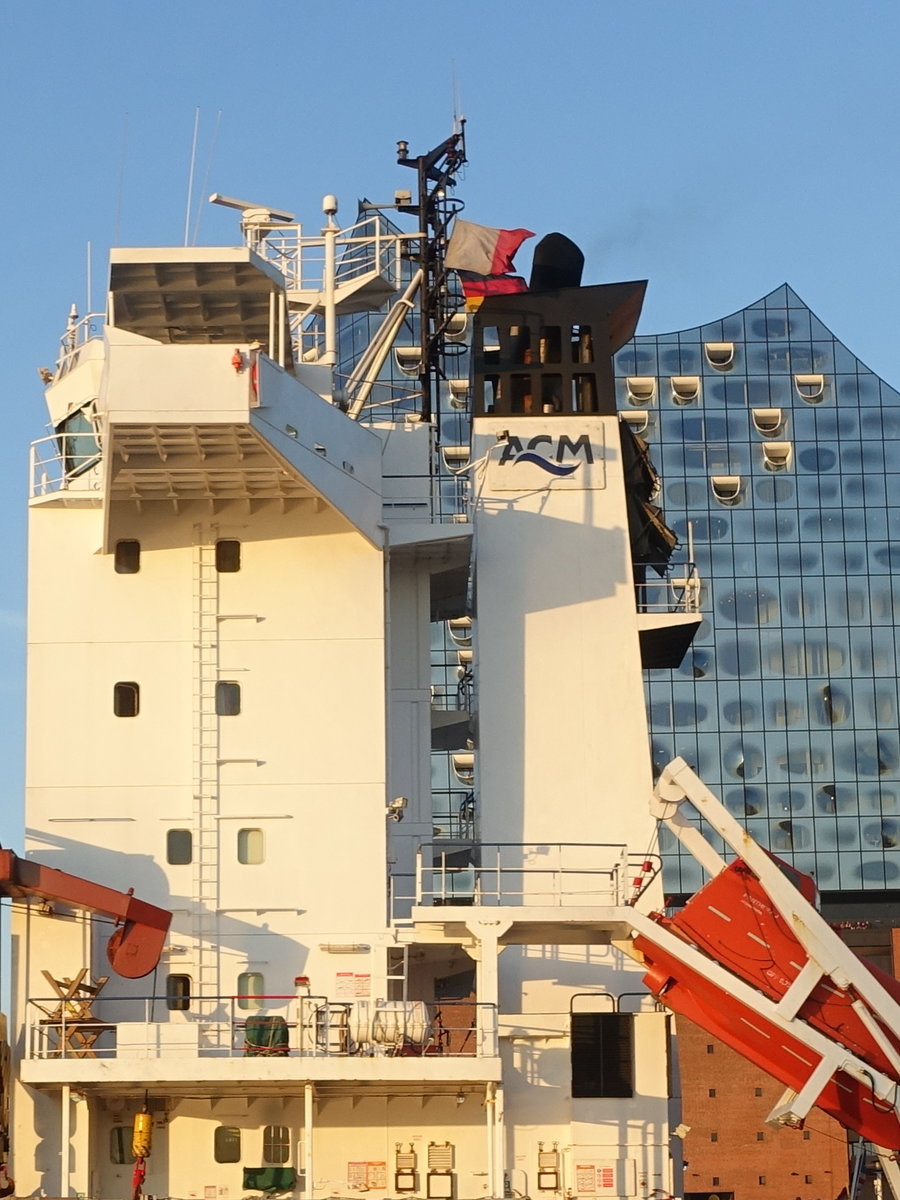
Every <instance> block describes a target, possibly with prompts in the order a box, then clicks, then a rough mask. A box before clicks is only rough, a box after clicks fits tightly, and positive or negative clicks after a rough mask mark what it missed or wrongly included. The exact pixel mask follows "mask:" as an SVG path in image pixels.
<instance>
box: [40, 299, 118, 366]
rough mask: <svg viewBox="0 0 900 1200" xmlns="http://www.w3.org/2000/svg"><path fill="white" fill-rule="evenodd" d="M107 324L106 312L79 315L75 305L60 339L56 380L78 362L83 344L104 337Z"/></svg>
mask: <svg viewBox="0 0 900 1200" xmlns="http://www.w3.org/2000/svg"><path fill="white" fill-rule="evenodd" d="M105 325H106V316H105V314H104V313H88V314H87V316H85V317H79V316H78V314H77V312H75V310H74V307H73V310H72V312H71V313H70V314H69V321H68V324H67V325H66V332H65V333H64V334H63V335H62V337H61V338H60V339H59V357H58V358H57V360H56V373H55V375H54V377H53V378H54V381H58V380H60V379H62V378H63V376H64V375H66V374H68V372H69V371H71V370H72V368H73V367H74V366H76V365H77V364H78V360H79V358H80V357H81V348H82V346H84V345H85V344H86V343H87V342H92V341H94V340H96V339H99V338H102V337H103V330H104V327H105Z"/></svg>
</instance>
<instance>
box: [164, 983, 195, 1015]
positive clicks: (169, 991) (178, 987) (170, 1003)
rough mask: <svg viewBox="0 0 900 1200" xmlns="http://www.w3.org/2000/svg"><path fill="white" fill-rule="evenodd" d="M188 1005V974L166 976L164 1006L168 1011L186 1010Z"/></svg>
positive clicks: (189, 1001) (189, 1000) (189, 986)
mask: <svg viewBox="0 0 900 1200" xmlns="http://www.w3.org/2000/svg"><path fill="white" fill-rule="evenodd" d="M190 1007H191V977H190V975H168V976H166V1008H167V1009H168V1010H169V1012H187V1010H188V1009H189V1008H190Z"/></svg>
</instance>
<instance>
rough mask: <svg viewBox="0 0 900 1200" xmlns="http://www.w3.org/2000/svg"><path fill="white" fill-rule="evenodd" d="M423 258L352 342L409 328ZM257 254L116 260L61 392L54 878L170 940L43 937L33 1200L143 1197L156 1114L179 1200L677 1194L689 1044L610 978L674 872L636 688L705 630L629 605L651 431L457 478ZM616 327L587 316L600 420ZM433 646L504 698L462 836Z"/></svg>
mask: <svg viewBox="0 0 900 1200" xmlns="http://www.w3.org/2000/svg"><path fill="white" fill-rule="evenodd" d="M285 236H286V235H285ZM348 236H350V235H348ZM355 236H361V235H358V234H357V235H355ZM297 238H298V242H297V245H298V247H300V250H302V239H301V238H300V234H299V230H298V231H297ZM396 240H397V239H394V241H396ZM311 241H313V242H315V243H316V245H317V246H321V245H322V239H311ZM388 242H390V239H387V241H385V242H384V244H383V245H379V248H378V251H377V254H376V255H375V258H374V260H373V261H375V262H376V264H377V269H375V270H373V271H372V272H371V277H369V278H367V279H366V280H364V281H361V282H357V283H356V284H355V285H353V286H351V285H350V284H349V283H345V284H344V285H342V283H341V280H340V278H338V283H337V295H336V299H335V304H334V309H333V315H334V314H336V316H337V317H338V318H339V317H340V316H341V313H342V312H345V311H358V310H359V309H360V308H361V307H363V306H365V305H366V304H369V305H371V306H373V307H375V306H377V305H380V304H381V303H383V301H384V298H385V296H390V295H394V294H395V293H396V291H397V289H398V287H399V286H400V284H399V281H398V278H397V277H396V276H395V275H392V274H391V267H390V263H392V262H393V263H396V262H397V261H399V255H398V253H397V246H396V245H394V244H393V243H391V244H388ZM264 249H265V248H264V247H263V248H261V249H260V251H259V252H257V249H254V248H252V246H247V247H241V248H225V249H213V248H201V249H197V248H190V249H139V250H116V251H114V252H113V256H112V262H111V270H110V291H109V307H108V313H107V315H106V318H105V319H92V318H88V319H86V320H85V321H84V322H82V323H80V324H79V323H76V322H75V321H74V320H73V322H72V323H71V325H70V328H69V329H68V330H67V333H66V337H65V338H64V341H63V350H62V354H61V357H60V360H59V363H58V364H57V368H56V371H55V373H54V377H53V379H52V381H51V382H50V383H49V385H48V386H47V390H46V399H47V404H48V407H49V410H50V421H51V430H52V431H51V435H50V436H49V437H48V438H45V439H44V440H43V441H40V442H38V443H36V445H35V446H34V448H33V451H32V473H31V499H30V568H29V571H30V574H29V580H30V585H29V666H28V766H27V786H28V796H27V820H26V825H27V838H28V841H27V846H26V848H25V849H26V851H27V852H28V854H29V855H31V856H33V857H35V858H37V859H38V860H40V861H41V862H44V863H47V864H50V865H53V866H60V867H62V868H64V869H66V870H69V871H73V872H77V873H79V874H84V875H87V876H89V877H90V878H93V879H97V880H100V881H103V882H107V883H110V884H111V885H112V886H116V887H120V888H126V887H129V886H132V887H134V889H135V892H136V894H137V895H138V896H139V897H141V898H143V899H145V900H147V901H149V902H151V903H153V904H156V905H159V906H160V907H162V908H165V909H169V910H171V911H172V913H173V923H172V928H171V933H170V940H169V942H168V943H167V945H166V947H165V950H164V952H163V957H162V959H161V961H160V964H159V966H158V968H157V970H156V972H155V973H154V974H152V975H149V976H147V977H146V978H144V979H142V980H138V981H128V980H124V979H121V978H118V977H116V976H115V975H111V973H110V972H109V970H108V969H105V968H104V966H103V964H104V962H105V958H104V956H103V954H102V947H103V943H104V941H105V939H106V938H107V937H108V936H109V933H110V932H111V929H110V927H109V926H108V925H104V924H103V923H102V922H99V921H97V920H94V921H93V922H92V921H90V920H88V919H87V918H86V917H85V916H84V914H81V913H79V912H72V911H65V910H61V909H60V908H59V907H57V908H56V910H54V911H46V909H42V908H41V907H39V906H36V905H34V904H32V905H28V906H20V907H18V908H17V909H16V911H15V914H14V922H13V934H14V939H15V952H14V1010H15V1011H14V1014H13V1021H14V1026H13V1027H14V1039H15V1054H16V1060H17V1064H16V1071H17V1076H18V1081H19V1082H18V1084H17V1087H16V1094H15V1124H14V1134H13V1154H14V1163H13V1170H14V1174H15V1177H16V1181H17V1184H18V1193H19V1194H20V1195H28V1194H39V1193H42V1194H44V1195H50V1196H63V1197H69V1196H86V1197H103V1198H107V1197H109V1198H114V1197H124V1196H128V1195H130V1194H131V1187H132V1182H131V1181H132V1156H131V1128H132V1122H133V1119H134V1115H135V1114H136V1113H137V1112H139V1111H140V1110H141V1109H142V1108H143V1107H144V1106H145V1105H146V1107H147V1108H148V1109H149V1111H150V1113H151V1116H152V1122H153V1145H152V1151H151V1154H150V1156H149V1158H148V1159H147V1176H146V1180H145V1181H144V1185H143V1187H144V1191H145V1192H146V1193H147V1194H149V1195H153V1196H159V1197H169V1196H171V1197H185V1198H188V1197H191V1198H192V1197H203V1198H204V1200H212V1198H214V1197H215V1198H224V1200H234V1198H236V1197H240V1196H244V1195H246V1194H247V1193H248V1192H250V1193H253V1192H257V1193H258V1192H260V1191H266V1190H268V1191H272V1192H281V1193H285V1194H293V1195H295V1196H297V1197H302V1198H303V1200H322V1198H323V1197H330V1196H349V1195H351V1194H352V1193H353V1192H355V1191H367V1192H369V1193H374V1195H375V1196H376V1197H390V1198H393V1197H397V1196H399V1195H401V1194H406V1195H412V1196H415V1197H422V1198H425V1197H434V1198H440V1200H453V1198H455V1197H458V1198H459V1200H477V1198H479V1197H496V1198H499V1197H503V1196H504V1195H521V1196H531V1197H535V1196H537V1195H538V1194H539V1193H542V1194H546V1195H547V1196H548V1197H554V1196H555V1197H562V1196H567V1197H570V1196H577V1197H594V1196H616V1197H625V1196H629V1197H630V1196H636V1197H650V1196H651V1195H652V1196H656V1197H660V1196H668V1195H670V1192H671V1189H672V1188H673V1187H674V1186H675V1184H674V1182H673V1167H672V1162H671V1159H670V1129H669V1111H670V1096H669V1093H670V1078H669V1050H668V1028H667V1022H668V1018H667V1017H666V1016H665V1014H664V1013H662V1012H661V1011H659V1010H658V1008H657V1006H656V1005H655V1004H654V1003H653V1002H652V1001H651V1000H650V998H649V997H648V996H647V995H646V993H645V992H644V990H643V988H642V986H641V983H640V971H639V968H638V967H636V965H635V964H634V963H632V962H631V961H630V960H629V959H628V958H627V957H625V956H624V955H623V954H622V953H621V952H620V951H619V950H618V949H617V948H616V946H615V942H616V940H617V939H618V938H621V937H623V936H625V935H626V933H627V930H628V912H629V910H628V905H629V904H630V903H631V902H632V901H633V900H634V898H635V896H636V894H637V892H638V891H639V890H640V889H641V888H642V887H643V886H644V885H645V884H646V883H647V882H648V880H649V879H650V877H651V876H652V874H653V871H654V865H653V864H654V863H655V859H654V857H653V853H652V850H653V837H654V821H653V819H652V818H651V816H650V811H649V806H648V797H649V792H650V786H651V776H650V762H649V752H648V742H647V735H646V724H645V715H644V704H643V696H642V684H641V666H642V653H643V654H644V658H645V661H646V656H647V655H648V654H649V653H656V654H659V653H664V651H661V650H660V646H661V645H662V643H663V642H664V641H665V638H666V637H667V636H670V635H671V636H674V637H675V639H676V641H677V639H678V636H679V635H678V633H677V628H678V627H684V626H685V625H687V626H688V627H690V628H693V627H695V626H696V624H697V621H698V616H697V614H696V613H691V614H689V615H687V616H685V615H683V614H681V613H676V612H670V611H669V608H670V607H672V606H666V605H663V606H662V607H661V608H660V606H654V605H651V604H649V603H644V602H642V601H641V599H640V595H641V593H640V589H639V590H638V592H636V586H635V585H636V579H635V575H634V572H633V569H632V558H631V551H630V541H629V530H628V516H627V512H626V498H625V483H624V479H623V452H622V442H621V440H620V432H619V420H618V417H617V416H616V414H615V412H614V411H613V410H611V409H610V408H609V407H607V406H606V405H605V404H602V403H600V404H593V405H591V404H589V403H587V402H585V401H584V400H583V399H582V400H578V399H577V398H576V400H575V401H574V402H573V403H572V404H570V405H569V408H568V411H567V412H563V411H556V412H552V413H549V412H548V410H547V408H546V406H545V407H544V408H543V409H542V411H541V412H535V413H529V412H528V411H526V410H525V409H524V408H523V410H522V411H520V412H513V411H512V410H509V411H501V406H500V405H497V406H495V408H494V410H493V411H492V410H491V409H490V408H489V406H488V405H487V404H486V403H485V402H484V399H483V397H482V400H480V401H478V400H476V404H475V407H474V409H473V440H472V444H471V447H470V448H469V450H468V452H467V453H466V454H462V453H459V454H455V455H454V454H449V455H448V454H446V453H445V454H441V453H440V451H439V450H438V448H437V447H436V446H435V443H434V434H435V426H434V424H432V423H427V422H417V421H415V420H410V419H408V418H403V417H401V418H399V419H397V420H396V421H389V420H384V419H380V420H379V421H377V422H372V423H364V422H363V421H358V420H354V419H352V416H353V415H354V414H352V413H350V414H348V412H346V411H344V408H345V407H346V406H345V405H342V404H338V403H333V402H332V395H331V392H330V387H331V370H330V368H331V366H332V363H331V362H329V361H328V360H329V356H330V355H331V351H330V350H329V348H328V346H327V344H326V348H325V352H324V354H318V355H316V354H315V353H313V354H304V353H303V342H302V331H301V332H299V333H298V329H297V326H296V323H294V324H293V326H292V315H294V314H296V313H297V312H299V311H304V310H305V311H307V312H314V311H316V307H315V306H316V301H315V293H314V290H313V291H311V290H310V288H309V287H307V286H305V285H304V286H301V283H302V281H300V280H299V279H298V277H297V273H296V271H293V270H292V269H289V268H288V266H287V265H285V263H282V264H281V266H282V267H283V268H284V272H282V270H279V269H277V265H274V264H273V261H272V258H271V256H269V257H267V256H266V255H265V254H264V253H263V250H264ZM299 252H300V251H299V250H298V253H299ZM392 256H393V257H392ZM376 279H377V280H378V281H380V286H378V287H376V286H375V280H376ZM342 286H343V287H344V291H343V293H342V292H341V287H342ZM602 290H603V289H586V292H587V291H598V292H599V291H602ZM333 294H334V293H333ZM574 302H575V301H574V300H573V303H574ZM595 302H596V303H600V301H599V300H598V298H597V297H594V298H593V299H590V303H591V304H595ZM603 303H606V301H605V299H604V301H603ZM342 305H343V308H342ZM606 314H607V310H606V309H605V308H604V307H603V304H600V307H599V308H596V309H595V310H591V311H590V312H589V313H588V316H587V317H584V318H580V320H581V321H582V322H584V321H587V322H588V323H590V322H591V321H593V322H594V327H595V328H594V345H595V346H596V347H597V351H596V353H597V364H596V371H597V373H598V379H599V380H600V394H601V399H602V393H603V386H602V379H603V378H605V375H604V372H605V371H606V370H607V369H608V366H604V365H603V364H604V362H608V357H609V352H610V347H609V346H607V345H606V344H605V343H604V338H603V337H601V336H600V334H601V328H600V326H601V325H602V322H603V321H604V320H605V319H606ZM633 316H634V319H636V310H635V312H634V314H633ZM529 319H530V320H533V321H536V322H540V320H541V319H542V318H541V315H540V311H539V306H538V307H537V308H535V309H534V312H533V313H532V315H531V317H529ZM555 319H556V318H554V320H555ZM489 320H490V319H489V318H488V317H487V316H485V317H484V318H483V319H482V321H481V325H480V326H479V330H480V332H476V337H481V339H482V340H481V342H480V343H479V345H480V346H481V350H480V351H478V352H479V353H481V352H482V351H484V350H485V346H486V345H487V341H489V340H490V336H492V334H491V332H490V327H489ZM565 320H567V321H568V322H569V324H570V325H572V319H571V316H567V317H565ZM633 323H634V321H633V320H632V321H631V328H633ZM573 328H575V327H574V326H573ZM565 334H566V339H568V338H569V337H570V335H571V334H572V329H568V328H567V329H566V330H565ZM627 336H630V333H629V334H628V335H627ZM613 338H614V335H613V333H612V332H609V335H608V337H607V339H606V340H607V342H609V343H610V345H611V346H612V349H614V348H615V346H614V345H612V341H613ZM292 339H293V341H292ZM486 339H487V340H486ZM486 353H488V354H489V353H491V352H490V351H486ZM501 354H502V352H501ZM604 355H605V359H604ZM314 359H315V360H316V361H313V360H314ZM304 360H305V361H304ZM497 361H498V362H499V361H500V360H499V359H498V360H497ZM507 366H508V364H507ZM507 366H504V365H503V363H502V362H501V363H500V366H499V367H497V368H496V370H497V371H498V372H501V373H502V372H503V371H505V370H507ZM510 369H511V368H510ZM492 371H494V368H493V367H492V366H491V363H490V362H489V361H487V360H485V361H483V362H482V363H481V364H479V362H478V361H477V359H476V379H478V378H484V377H491V378H493V375H492ZM594 372H595V365H594V364H593V360H592V359H589V358H588V357H587V355H586V354H584V353H582V358H581V365H580V366H579V372H578V374H579V378H580V379H581V380H582V384H583V383H584V380H585V379H587V377H588V376H592V374H593V373H594ZM601 377H602V378H601ZM452 382H453V383H454V384H456V387H455V389H454V388H451V389H450V393H449V395H450V402H451V403H453V402H454V401H455V402H457V403H458V402H459V398H460V396H464V393H465V389H464V387H462V386H461V385H460V383H459V381H457V380H454V381H452ZM566 386H568V384H567V385H566ZM584 386H585V387H586V385H584ZM578 394H579V395H582V397H583V396H587V395H588V394H589V391H588V390H586V391H584V392H583V393H578ZM573 395H575V393H573ZM479 406H480V407H479ZM561 438H562V439H563V441H560V439H561ZM585 448H586V449H585ZM526 453H529V454H530V459H529V460H523V461H519V459H520V458H522V456H523V455H525V454H526ZM542 457H543V459H544V462H545V464H546V462H551V463H556V464H557V465H559V464H560V463H562V464H563V465H565V466H566V467H569V466H573V464H574V470H572V471H566V472H565V473H556V474H554V473H552V472H548V471H547V470H546V469H545V467H544V466H542V465H541V462H540V461H536V460H538V459H540V458H542ZM466 459H468V469H467V477H468V479H469V480H470V491H469V507H468V509H467V512H466V514H462V515H461V517H458V518H457V519H455V520H440V519H438V516H437V510H436V508H435V504H434V495H435V480H436V478H437V477H438V475H439V474H440V473H441V472H444V473H445V474H446V472H447V470H448V469H453V470H459V469H460V467H461V466H463V467H465V466H466ZM451 577H455V578H456V579H457V581H462V582H461V587H460V588H459V589H458V591H459V595H460V596H461V600H460V601H459V603H457V605H456V607H455V608H453V606H452V604H451V605H450V609H449V611H448V601H447V599H446V587H445V586H444V585H445V584H446V581H447V579H448V578H451ZM438 579H439V580H441V588H442V589H443V590H442V596H443V599H442V601H441V604H440V605H438V604H436V603H435V596H436V595H437V586H436V585H435V586H433V583H434V581H436V580H438ZM467 579H469V581H470V582H469V585H468V593H469V595H470V597H471V596H472V595H474V606H473V605H472V604H471V603H470V604H469V606H468V607H467V606H466V603H465V596H466V592H467V585H466V580H467ZM438 609H439V610H440V614H441V616H442V618H447V617H449V618H450V619H451V620H456V621H457V622H459V621H462V622H463V625H462V627H461V628H462V629H463V642H464V648H465V655H466V656H467V657H466V658H465V661H466V663H467V664H470V665H471V667H472V674H473V675H474V681H475V693H476V696H477V701H478V704H477V709H478V715H477V725H474V726H472V727H471V728H472V733H473V736H472V737H471V742H472V744H471V745H469V744H467V742H466V741H465V740H464V741H462V742H461V743H460V744H459V747H458V749H457V750H456V751H455V752H454V767H455V769H456V770H457V772H458V773H459V777H460V778H461V779H464V780H467V781H470V782H471V788H472V793H473V800H472V804H471V807H470V810H469V811H468V813H467V817H466V821H465V822H464V823H463V824H462V825H461V826H460V828H458V829H456V830H455V831H454V836H453V837H450V838H442V837H437V838H436V837H435V833H434V823H433V820H432V807H431V803H432V802H431V747H432V725H433V724H434V725H435V727H438V728H444V729H446V727H447V726H448V724H452V720H453V718H452V717H450V718H448V715H447V712H446V711H442V710H440V709H434V710H433V708H432V690H431V666H430V641H431V629H432V618H433V616H434V615H435V612H436V611H437V610H438ZM654 609H655V611H654ZM467 618H471V620H470V621H469V623H468V625H467V624H466V620H467ZM458 628H460V627H459V626H458ZM673 630H675V631H676V632H675V633H674V634H673ZM682 632H683V628H682ZM470 637H471V641H469V638H470ZM654 638H657V640H656V642H654ZM660 638H661V639H662V640H661V641H660V640H659V639H660ZM654 646H655V649H654ZM642 648H643V649H642ZM397 818H402V820H398V819H397ZM660 897H661V892H660V890H659V884H658V882H655V883H651V884H650V888H649V891H648V892H647V893H646V895H645V904H646V906H647V907H651V906H652V904H653V903H658V902H659V900H660ZM45 972H46V974H45ZM82 972H83V974H82ZM106 975H110V978H108V980H107V981H106V982H105V983H103V982H102V977H103V976H106ZM48 977H49V979H48ZM51 980H52V981H56V983H57V984H59V983H60V982H62V983H64V985H65V982H64V981H67V980H68V981H70V984H71V985H72V986H73V987H74V986H75V984H76V981H80V987H77V988H75V990H74V991H73V993H72V997H74V998H72V997H70V998H69V999H68V1000H61V998H60V996H59V995H58V994H57V992H56V991H55V990H54V988H53V987H51V982H50V981H51ZM65 986H68V985H65ZM676 1149H677V1143H676Z"/></svg>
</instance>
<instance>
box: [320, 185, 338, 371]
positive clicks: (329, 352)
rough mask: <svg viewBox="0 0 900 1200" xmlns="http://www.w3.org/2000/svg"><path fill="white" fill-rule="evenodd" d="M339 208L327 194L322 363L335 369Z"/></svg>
mask: <svg viewBox="0 0 900 1200" xmlns="http://www.w3.org/2000/svg"><path fill="white" fill-rule="evenodd" d="M337 208H338V205H337V197H335V196H326V197H325V199H324V200H323V201H322V209H323V211H324V213H325V215H326V217H327V218H328V221H327V223H326V225H325V226H324V228H323V229H322V237H323V239H324V243H323V244H324V250H325V266H324V272H323V279H322V283H323V295H322V300H323V308H324V318H325V354H324V355H323V356H322V364H323V365H324V366H326V367H331V368H332V369H334V367H335V366H336V364H337V302H336V300H335V292H336V269H337V262H336V255H337V235H338V233H339V232H340V230H339V229H338V225H337V222H336V221H335V219H334V217H335V213H336V212H337Z"/></svg>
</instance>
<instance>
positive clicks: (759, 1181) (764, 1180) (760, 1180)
mask: <svg viewBox="0 0 900 1200" xmlns="http://www.w3.org/2000/svg"><path fill="white" fill-rule="evenodd" d="M757 1181H758V1183H760V1184H761V1185H762V1186H765V1182H766V1177H765V1175H760V1176H758V1180H757Z"/></svg>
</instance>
